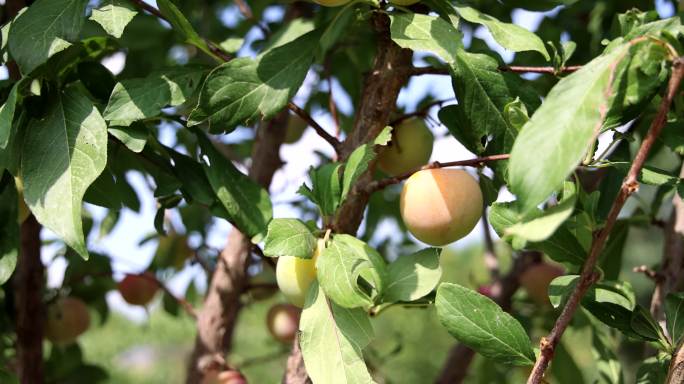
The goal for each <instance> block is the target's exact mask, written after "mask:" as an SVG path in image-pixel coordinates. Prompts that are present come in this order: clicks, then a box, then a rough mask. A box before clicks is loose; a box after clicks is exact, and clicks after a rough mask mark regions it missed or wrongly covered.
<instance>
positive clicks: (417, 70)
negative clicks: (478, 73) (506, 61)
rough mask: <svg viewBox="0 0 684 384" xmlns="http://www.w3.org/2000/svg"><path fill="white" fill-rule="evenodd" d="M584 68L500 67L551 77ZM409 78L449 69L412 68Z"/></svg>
mask: <svg viewBox="0 0 684 384" xmlns="http://www.w3.org/2000/svg"><path fill="white" fill-rule="evenodd" d="M580 68H582V66H581V65H569V66H567V67H562V68H560V69H558V70H556V68H554V67H526V66H517V65H502V66H500V67H499V71H501V72H515V73H545V74H550V75H560V74H562V73H572V72H575V71H577V70H579V69H580ZM408 72H409V76H421V75H449V68H437V67H411V68H409V70H408Z"/></svg>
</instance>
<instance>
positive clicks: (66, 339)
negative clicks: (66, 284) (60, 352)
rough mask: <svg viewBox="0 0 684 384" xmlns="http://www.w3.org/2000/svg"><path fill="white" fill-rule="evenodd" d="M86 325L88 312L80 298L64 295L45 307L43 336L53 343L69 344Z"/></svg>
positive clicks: (88, 318) (88, 316)
mask: <svg viewBox="0 0 684 384" xmlns="http://www.w3.org/2000/svg"><path fill="white" fill-rule="evenodd" d="M88 327H90V313H89V312H88V307H87V306H86V305H85V303H84V302H83V301H82V300H81V299H77V298H75V297H64V298H61V299H59V300H57V301H56V302H54V303H52V304H51V305H50V306H49V307H48V308H47V319H46V322H45V337H46V338H47V339H48V340H50V341H51V342H53V343H54V344H57V345H67V344H71V343H73V342H74V340H76V338H77V337H78V336H79V335H81V334H82V333H83V332H85V331H86V330H87V329H88Z"/></svg>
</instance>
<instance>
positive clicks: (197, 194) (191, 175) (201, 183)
mask: <svg viewBox="0 0 684 384" xmlns="http://www.w3.org/2000/svg"><path fill="white" fill-rule="evenodd" d="M166 151H167V152H168V153H169V154H170V155H171V158H172V159H173V174H174V175H176V178H178V180H180V181H181V183H182V184H183V186H182V187H181V189H182V190H183V192H184V193H185V196H186V200H187V196H189V197H190V199H191V200H193V201H196V202H199V203H201V204H204V205H206V206H211V205H213V204H214V203H215V202H216V194H214V190H213V189H212V187H211V184H210V183H209V180H208V179H207V176H206V175H205V173H204V171H203V170H202V165H201V164H200V163H198V162H196V161H195V160H193V159H192V158H190V157H189V156H186V155H183V154H182V153H179V152H177V151H175V150H173V149H171V148H166Z"/></svg>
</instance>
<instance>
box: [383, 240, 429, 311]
mask: <svg viewBox="0 0 684 384" xmlns="http://www.w3.org/2000/svg"><path fill="white" fill-rule="evenodd" d="M441 277H442V268H441V266H440V265H439V249H437V248H426V249H423V250H422V251H418V252H416V253H413V254H411V255H407V256H399V257H398V258H397V260H395V261H394V262H392V263H391V264H390V265H389V266H388V267H387V287H386V288H385V294H384V295H383V298H382V299H383V301H384V302H388V303H391V302H397V301H413V300H417V299H420V298H421V297H423V296H425V295H427V294H428V293H430V292H431V291H432V290H433V289H435V287H436V286H437V284H438V283H439V279H440V278H441Z"/></svg>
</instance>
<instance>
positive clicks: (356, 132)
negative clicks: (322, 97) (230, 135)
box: [283, 13, 412, 384]
mask: <svg viewBox="0 0 684 384" xmlns="http://www.w3.org/2000/svg"><path fill="white" fill-rule="evenodd" d="M372 22H373V26H374V28H375V30H376V33H377V39H378V51H377V53H376V56H375V60H374V63H373V69H372V70H371V72H370V73H369V74H368V75H367V77H366V79H365V81H364V86H363V92H362V95H363V96H362V99H361V101H360V104H359V106H358V108H357V110H356V120H355V121H354V126H353V129H352V131H351V133H350V134H349V136H348V137H347V139H346V140H345V141H344V143H343V144H342V146H341V148H340V152H339V155H340V160H342V161H344V160H345V159H346V158H347V157H348V156H349V154H351V152H352V151H353V150H354V149H356V148H357V147H358V146H359V145H361V144H364V143H368V142H370V141H372V140H373V139H375V137H376V136H377V135H378V134H379V133H380V131H382V129H383V128H384V127H385V126H386V125H387V124H388V123H389V121H390V114H391V112H392V111H393V110H394V109H395V105H396V101H397V96H398V95H399V91H400V90H401V87H402V86H403V85H404V84H405V83H406V80H407V79H408V73H409V68H410V67H411V57H412V53H411V51H410V50H406V49H402V48H400V47H399V46H398V45H396V44H394V42H393V41H392V39H391V38H390V33H389V18H388V17H387V15H385V14H382V13H375V14H374V15H373V17H372ZM370 168H371V169H372V168H373V165H372V164H371V167H370ZM370 181H371V172H370V171H369V172H366V174H364V175H363V176H361V177H360V178H359V181H358V182H357V184H356V186H357V188H355V191H354V193H351V194H350V195H349V196H348V197H347V200H346V201H345V203H344V204H343V205H342V206H341V207H340V209H339V211H338V214H337V215H336V216H335V218H334V220H333V222H332V228H333V229H334V231H335V232H337V233H351V234H354V233H356V231H357V229H358V227H359V225H360V224H361V220H362V219H363V212H364V210H365V208H366V204H367V203H368V198H369V192H367V191H366V190H365V188H363V187H359V186H364V185H366V184H368V183H369V182H370ZM309 382H310V380H309V377H308V375H307V374H306V370H305V369H304V362H303V360H302V354H301V350H300V349H299V345H298V343H295V344H294V345H293V348H292V352H291V354H290V356H289V358H288V361H287V370H286V372H285V376H284V378H283V383H286V384H305V383H309Z"/></svg>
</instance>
